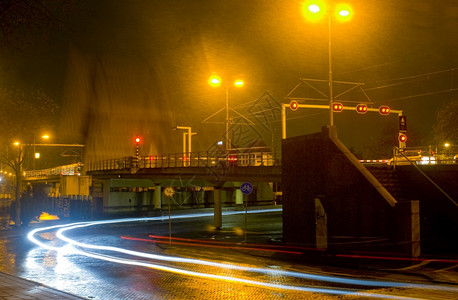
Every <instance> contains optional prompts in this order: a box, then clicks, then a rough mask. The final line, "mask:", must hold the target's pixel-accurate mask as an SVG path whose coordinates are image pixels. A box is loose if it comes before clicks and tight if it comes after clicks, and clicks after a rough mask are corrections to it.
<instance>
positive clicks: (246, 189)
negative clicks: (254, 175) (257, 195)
mask: <svg viewBox="0 0 458 300" xmlns="http://www.w3.org/2000/svg"><path fill="white" fill-rule="evenodd" d="M240 190H241V191H242V194H244V195H249V194H251V193H252V192H253V185H252V184H251V183H249V182H244V183H242V184H241V185H240Z"/></svg>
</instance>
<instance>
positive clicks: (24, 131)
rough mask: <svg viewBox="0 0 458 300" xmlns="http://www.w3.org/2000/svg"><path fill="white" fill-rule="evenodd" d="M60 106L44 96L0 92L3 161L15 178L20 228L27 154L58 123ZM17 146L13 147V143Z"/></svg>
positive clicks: (39, 93) (0, 157)
mask: <svg viewBox="0 0 458 300" xmlns="http://www.w3.org/2000/svg"><path fill="white" fill-rule="evenodd" d="M57 112H58V106H57V104H56V103H55V102H54V101H53V100H52V99H51V98H49V97H48V96H47V95H45V94H44V93H43V92H40V91H38V92H34V93H24V92H21V91H11V90H5V89H0V145H3V146H4V147H2V148H0V161H1V163H2V165H4V166H7V167H9V168H10V169H11V170H12V171H13V173H14V174H15V187H14V191H15V192H14V193H15V200H14V201H15V202H14V204H15V214H14V219H15V223H16V225H17V226H21V194H22V186H21V183H22V171H23V164H24V157H25V155H24V154H25V153H27V151H29V150H30V149H31V147H30V145H31V144H33V143H34V141H35V140H34V138H35V136H36V135H37V134H38V132H39V130H40V129H42V128H47V129H48V130H51V129H52V128H53V127H54V126H55V124H56V119H57ZM14 141H17V142H18V144H17V145H15V146H13V142H14Z"/></svg>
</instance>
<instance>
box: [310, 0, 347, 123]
mask: <svg viewBox="0 0 458 300" xmlns="http://www.w3.org/2000/svg"><path fill="white" fill-rule="evenodd" d="M335 12H336V15H335V16H336V19H337V20H339V21H349V20H350V19H351V17H352V9H351V7H350V6H349V5H347V4H339V5H336V6H335ZM304 14H305V15H306V18H307V19H309V20H312V21H316V20H319V19H321V18H322V17H323V16H325V17H327V18H328V65H329V80H328V84H329V125H331V126H334V115H333V110H332V105H333V102H334V96H333V91H332V59H331V58H332V53H331V19H332V18H331V14H330V13H328V12H327V9H326V4H325V3H324V2H317V1H306V2H305V3H304Z"/></svg>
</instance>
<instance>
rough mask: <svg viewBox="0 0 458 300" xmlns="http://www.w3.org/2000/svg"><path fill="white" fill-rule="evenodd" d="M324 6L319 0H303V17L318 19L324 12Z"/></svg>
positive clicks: (310, 19) (312, 19) (311, 19)
mask: <svg viewBox="0 0 458 300" xmlns="http://www.w3.org/2000/svg"><path fill="white" fill-rule="evenodd" d="M325 11H326V6H325V3H324V2H323V1H321V0H308V1H305V2H304V4H303V8H302V13H303V14H304V17H305V18H306V19H307V20H309V21H317V20H320V19H321V18H322V17H323V15H324V14H325Z"/></svg>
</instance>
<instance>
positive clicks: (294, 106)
mask: <svg viewBox="0 0 458 300" xmlns="http://www.w3.org/2000/svg"><path fill="white" fill-rule="evenodd" d="M289 108H291V110H292V111H295V110H297V109H298V108H299V103H297V101H296V100H293V101H291V102H290V103H289Z"/></svg>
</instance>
